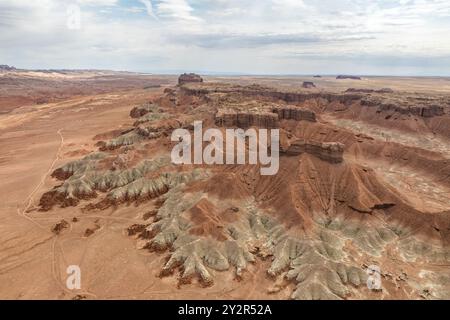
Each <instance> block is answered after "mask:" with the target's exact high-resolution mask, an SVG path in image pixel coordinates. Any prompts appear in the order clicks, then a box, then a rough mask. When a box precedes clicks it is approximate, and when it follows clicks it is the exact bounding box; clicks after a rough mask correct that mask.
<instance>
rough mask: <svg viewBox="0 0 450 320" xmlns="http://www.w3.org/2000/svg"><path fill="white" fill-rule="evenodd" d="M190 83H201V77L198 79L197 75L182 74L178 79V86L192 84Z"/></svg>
mask: <svg viewBox="0 0 450 320" xmlns="http://www.w3.org/2000/svg"><path fill="white" fill-rule="evenodd" d="M192 82H203V79H202V77H200V76H199V75H198V74H195V73H183V74H182V75H181V76H180V77H179V78H178V84H179V85H180V86H181V85H183V84H185V83H192Z"/></svg>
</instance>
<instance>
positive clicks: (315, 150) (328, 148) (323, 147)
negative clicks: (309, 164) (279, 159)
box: [286, 140, 344, 163]
mask: <svg viewBox="0 0 450 320" xmlns="http://www.w3.org/2000/svg"><path fill="white" fill-rule="evenodd" d="M302 153H308V154H311V155H313V156H316V157H318V158H319V159H322V160H324V161H328V162H331V163H340V162H342V161H344V159H343V154H344V145H343V144H342V143H339V142H316V141H305V140H296V141H294V142H292V143H291V145H290V146H289V148H288V149H287V151H286V154H287V155H289V156H296V155H300V154H302Z"/></svg>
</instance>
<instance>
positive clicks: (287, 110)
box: [273, 107, 316, 122]
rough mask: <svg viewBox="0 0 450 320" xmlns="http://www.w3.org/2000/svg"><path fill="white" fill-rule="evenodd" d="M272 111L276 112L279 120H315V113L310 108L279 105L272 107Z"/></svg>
mask: <svg viewBox="0 0 450 320" xmlns="http://www.w3.org/2000/svg"><path fill="white" fill-rule="evenodd" d="M273 112H274V113H276V114H278V118H279V119H280V120H290V119H292V120H296V121H302V120H304V121H311V122H316V114H315V113H314V112H312V111H311V110H308V109H304V108H299V107H279V108H274V109H273Z"/></svg>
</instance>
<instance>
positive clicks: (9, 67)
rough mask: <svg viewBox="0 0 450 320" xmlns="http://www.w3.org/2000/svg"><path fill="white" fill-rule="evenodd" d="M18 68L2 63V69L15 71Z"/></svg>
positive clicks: (0, 65)
mask: <svg viewBox="0 0 450 320" xmlns="http://www.w3.org/2000/svg"><path fill="white" fill-rule="evenodd" d="M14 70H17V69H16V68H15V67H12V66H8V65H7V64H0V71H14Z"/></svg>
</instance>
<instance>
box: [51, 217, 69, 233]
mask: <svg viewBox="0 0 450 320" xmlns="http://www.w3.org/2000/svg"><path fill="white" fill-rule="evenodd" d="M68 227H69V223H68V222H67V221H66V220H64V219H63V220H61V221H60V222H58V223H57V224H55V225H54V226H53V227H52V232H53V233H54V234H56V235H58V234H60V233H61V232H62V231H63V230H64V229H67V228H68Z"/></svg>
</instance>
